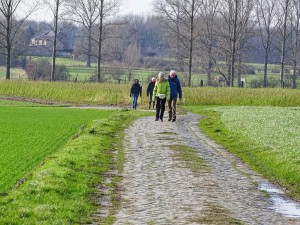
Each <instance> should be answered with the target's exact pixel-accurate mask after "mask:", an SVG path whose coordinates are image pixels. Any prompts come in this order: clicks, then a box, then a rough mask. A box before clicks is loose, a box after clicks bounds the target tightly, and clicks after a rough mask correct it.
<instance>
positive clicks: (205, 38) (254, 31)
mask: <svg viewBox="0 0 300 225" xmlns="http://www.w3.org/2000/svg"><path fill="white" fill-rule="evenodd" d="M299 7H300V3H299V0H279V1H278V0H155V3H154V8H155V12H156V13H157V15H158V16H159V17H160V20H161V21H163V22H164V26H165V29H166V32H167V35H168V37H169V39H168V40H169V41H170V45H171V47H172V48H173V50H174V51H173V54H172V56H173V57H174V58H176V60H177V62H178V64H179V65H180V66H179V67H180V68H182V67H184V65H183V64H187V66H186V67H187V68H188V85H189V86H190V85H191V75H192V71H193V68H195V66H194V65H195V64H196V65H199V64H201V65H202V68H204V69H205V70H206V72H207V80H208V85H210V84H211V80H212V77H211V72H212V70H214V71H215V72H216V71H217V72H218V73H219V74H220V75H222V76H223V78H224V79H225V80H226V82H227V84H228V85H230V86H233V85H234V80H235V79H237V82H238V85H240V82H241V76H240V75H241V70H240V68H241V66H242V63H244V62H245V60H246V59H245V55H246V54H247V52H248V50H249V49H250V48H254V47H255V46H251V45H249V43H250V40H251V39H253V38H254V37H257V36H260V39H261V42H262V46H263V48H264V54H265V56H264V86H265V87H266V86H267V85H268V84H267V80H268V79H267V71H268V63H269V61H268V59H269V54H270V51H271V49H272V48H277V49H278V52H280V65H281V70H280V82H281V86H283V80H284V77H283V74H284V69H285V67H286V65H292V66H293V73H294V74H293V75H292V77H293V85H292V86H293V87H294V88H295V87H296V77H297V71H298V69H297V67H298V64H299V63H298V58H299V40H298V39H299V21H300V20H299V19H300V11H299V9H300V8H299ZM224 61H225V65H226V67H225V68H227V69H224V63H223V62H224ZM221 62H222V63H221Z"/></svg>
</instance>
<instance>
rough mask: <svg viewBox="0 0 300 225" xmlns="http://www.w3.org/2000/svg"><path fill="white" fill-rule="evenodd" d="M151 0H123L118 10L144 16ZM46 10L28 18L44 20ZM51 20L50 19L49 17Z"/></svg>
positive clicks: (122, 12) (150, 6)
mask: <svg viewBox="0 0 300 225" xmlns="http://www.w3.org/2000/svg"><path fill="white" fill-rule="evenodd" d="M152 2H153V0H123V4H122V7H121V10H120V13H121V14H140V15H144V16H146V15H147V14H148V13H151V9H152V5H151V4H152ZM47 14H48V13H47V10H46V9H45V8H43V9H40V10H38V11H37V12H35V13H34V14H33V15H31V16H30V19H33V20H38V21H44V20H46V21H47V20H49V19H50V17H48V16H47ZM50 20H51V19H50Z"/></svg>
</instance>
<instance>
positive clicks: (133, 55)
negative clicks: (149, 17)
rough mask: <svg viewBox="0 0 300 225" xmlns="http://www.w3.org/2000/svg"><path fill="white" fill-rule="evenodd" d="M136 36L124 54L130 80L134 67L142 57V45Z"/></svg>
mask: <svg viewBox="0 0 300 225" xmlns="http://www.w3.org/2000/svg"><path fill="white" fill-rule="evenodd" d="M136 39H137V37H135V38H134V39H133V40H132V41H131V43H130V44H129V45H128V47H127V49H126V50H125V52H124V55H123V63H124V65H125V66H126V67H127V69H128V80H129V81H130V80H131V74H132V69H133V67H134V66H137V64H138V62H139V60H140V58H141V47H140V45H139V41H138V40H136Z"/></svg>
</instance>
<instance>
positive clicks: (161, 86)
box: [152, 72, 170, 122]
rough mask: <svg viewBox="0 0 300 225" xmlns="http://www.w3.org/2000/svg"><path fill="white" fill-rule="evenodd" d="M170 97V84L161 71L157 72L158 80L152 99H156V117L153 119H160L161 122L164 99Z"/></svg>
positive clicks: (166, 99)
mask: <svg viewBox="0 0 300 225" xmlns="http://www.w3.org/2000/svg"><path fill="white" fill-rule="evenodd" d="M169 99H170V84H169V82H168V80H167V79H166V78H165V74H164V73H163V72H159V74H158V80H157V81H156V83H155V86H154V89H153V99H152V100H153V101H155V100H156V117H155V121H158V120H159V119H160V121H161V122H163V117H164V112H165V105H166V101H168V100H169Z"/></svg>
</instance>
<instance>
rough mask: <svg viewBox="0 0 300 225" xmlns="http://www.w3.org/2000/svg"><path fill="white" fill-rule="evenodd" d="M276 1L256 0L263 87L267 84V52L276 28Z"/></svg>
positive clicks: (269, 49)
mask: <svg viewBox="0 0 300 225" xmlns="http://www.w3.org/2000/svg"><path fill="white" fill-rule="evenodd" d="M277 2H278V1H277V0H256V16H257V22H258V25H259V33H260V38H261V41H262V46H263V48H264V84H263V86H264V87H267V86H268V75H267V74H268V62H269V54H270V51H271V46H272V43H273V40H274V38H275V34H276V31H277V28H278V20H277V19H276V18H277V16H276V14H277V9H278V5H277Z"/></svg>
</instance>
